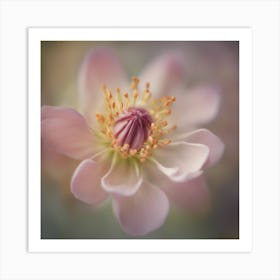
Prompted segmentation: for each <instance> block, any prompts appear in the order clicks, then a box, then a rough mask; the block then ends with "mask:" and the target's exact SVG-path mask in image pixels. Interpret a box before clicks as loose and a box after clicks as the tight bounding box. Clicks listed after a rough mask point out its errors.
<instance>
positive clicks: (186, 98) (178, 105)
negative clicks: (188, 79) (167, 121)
mask: <svg viewBox="0 0 280 280" xmlns="http://www.w3.org/2000/svg"><path fill="white" fill-rule="evenodd" d="M219 104H220V92H219V90H218V89H217V88H215V87H211V86H198V87H196V88H194V89H192V90H191V91H189V92H188V93H186V94H182V93H181V94H180V96H178V98H177V100H176V101H175V102H174V103H173V105H172V110H173V111H174V112H176V114H172V115H171V116H172V118H173V121H174V123H175V124H176V125H177V126H178V128H179V129H184V128H188V127H195V126H197V125H200V124H204V123H208V122H210V121H212V120H213V119H214V118H215V116H216V115H217V113H218V109H219Z"/></svg>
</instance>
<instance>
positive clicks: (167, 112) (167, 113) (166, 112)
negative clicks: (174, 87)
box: [164, 109, 172, 116]
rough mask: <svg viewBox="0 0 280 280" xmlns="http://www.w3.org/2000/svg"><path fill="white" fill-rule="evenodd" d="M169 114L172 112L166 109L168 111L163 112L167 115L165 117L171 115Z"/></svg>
mask: <svg viewBox="0 0 280 280" xmlns="http://www.w3.org/2000/svg"><path fill="white" fill-rule="evenodd" d="M171 112H172V111H171V110H170V109H168V110H165V112H164V113H165V115H167V116H168V115H170V114H171Z"/></svg>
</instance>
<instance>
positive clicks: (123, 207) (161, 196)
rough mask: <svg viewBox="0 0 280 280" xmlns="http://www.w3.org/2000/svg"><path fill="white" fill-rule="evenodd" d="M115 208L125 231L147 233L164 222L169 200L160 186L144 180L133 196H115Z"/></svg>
mask: <svg viewBox="0 0 280 280" xmlns="http://www.w3.org/2000/svg"><path fill="white" fill-rule="evenodd" d="M113 210H114V213H115V215H116V217H117V218H118V220H119V222H120V224H121V226H122V228H123V229H124V231H125V232H127V233H128V234H130V235H146V234H147V233H149V232H151V231H154V230H156V229H157V228H159V227H160V226H161V225H162V224H163V223H164V221H165V219H166V217H167V214H168V211H169V202H168V199H167V197H166V195H165V193H164V192H162V191H161V190H160V189H159V188H157V187H155V186H153V185H151V184H150V183H148V182H143V184H142V185H141V187H140V189H139V190H138V192H136V193H135V194H134V195H133V196H130V197H119V196H117V197H114V199H113Z"/></svg>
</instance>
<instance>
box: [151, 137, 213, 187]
mask: <svg viewBox="0 0 280 280" xmlns="http://www.w3.org/2000/svg"><path fill="white" fill-rule="evenodd" d="M208 155H209V149H208V147H207V146H205V145H201V144H193V143H187V142H174V143H170V144H169V145H167V146H166V147H164V148H162V149H161V148H160V149H158V150H157V151H156V152H155V154H154V159H152V161H154V163H155V164H156V166H157V167H158V169H159V170H160V171H161V172H163V173H164V174H165V175H166V176H168V177H169V178H170V179H171V180H172V181H175V182H183V181H186V180H189V179H191V178H193V177H197V176H198V175H200V174H201V173H202V171H201V168H202V166H203V164H204V163H205V162H206V160H207V158H208Z"/></svg>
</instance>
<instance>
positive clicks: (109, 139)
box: [41, 48, 224, 235]
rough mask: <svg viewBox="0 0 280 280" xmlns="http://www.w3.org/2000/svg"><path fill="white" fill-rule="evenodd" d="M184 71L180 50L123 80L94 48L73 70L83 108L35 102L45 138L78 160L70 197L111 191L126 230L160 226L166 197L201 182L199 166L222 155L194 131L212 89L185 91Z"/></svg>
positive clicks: (98, 198)
mask: <svg viewBox="0 0 280 280" xmlns="http://www.w3.org/2000/svg"><path fill="white" fill-rule="evenodd" d="M184 74H185V65H184V60H183V57H182V54H181V53H178V52H168V53H166V54H163V55H161V56H160V57H159V58H158V59H157V60H156V61H154V62H152V63H151V64H150V65H148V66H147V68H146V69H144V71H143V72H142V73H141V74H140V75H139V79H138V78H136V77H132V80H131V84H130V86H129V83H128V81H127V79H126V75H125V72H124V71H123V69H122V67H121V65H120V63H119V61H118V59H117V57H116V56H115V54H114V53H113V52H112V51H111V50H110V49H105V48H97V49H94V50H92V51H91V52H90V53H89V54H88V56H87V57H86V58H85V60H84V62H83V64H82V66H81V69H80V73H79V89H80V95H79V97H80V103H81V112H82V114H81V113H79V112H78V111H76V110H74V109H71V108H68V107H52V106H43V108H42V123H41V127H42V138H43V140H44V143H45V144H46V145H47V146H48V148H49V149H52V150H54V151H56V152H58V153H60V154H63V155H66V156H68V157H70V158H73V159H76V160H81V163H80V164H79V166H78V167H77V169H76V170H75V172H74V174H73V176H72V179H71V191H72V193H73V194H74V196H75V197H76V198H77V199H79V200H81V201H83V202H85V203H88V204H91V205H99V204H100V203H101V202H103V201H104V200H106V199H107V198H108V197H109V196H110V197H111V199H112V205H113V211H114V213H115V215H116V217H117V219H118V221H119V223H120V225H121V227H122V228H123V230H124V231H125V232H127V233H128V234H130V235H145V234H147V233H149V232H151V231H154V230H156V229H157V228H159V227H160V226H161V225H162V224H163V223H164V221H165V219H166V217H167V215H168V212H169V200H175V201H178V202H179V203H182V201H184V195H185V193H186V190H187V189H188V188H190V187H191V186H197V188H204V187H205V183H204V179H203V176H202V175H203V170H205V168H208V167H209V166H211V165H213V164H215V163H216V162H217V161H219V159H220V158H221V156H222V154H223V150H224V145H223V143H222V141H221V140H220V139H219V138H218V137H217V136H216V135H214V134H213V133H211V132H210V131H209V130H207V129H203V128H202V129H201V128H200V129H198V127H199V126H200V125H202V124H204V123H207V122H209V121H211V120H212V119H213V118H214V117H215V116H216V114H217V111H218V107H219V93H218V91H217V90H216V89H215V88H212V87H209V86H198V87H196V88H195V89H193V90H190V91H189V92H187V93H185V89H184V76H185V75H184ZM168 198H169V199H168Z"/></svg>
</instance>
